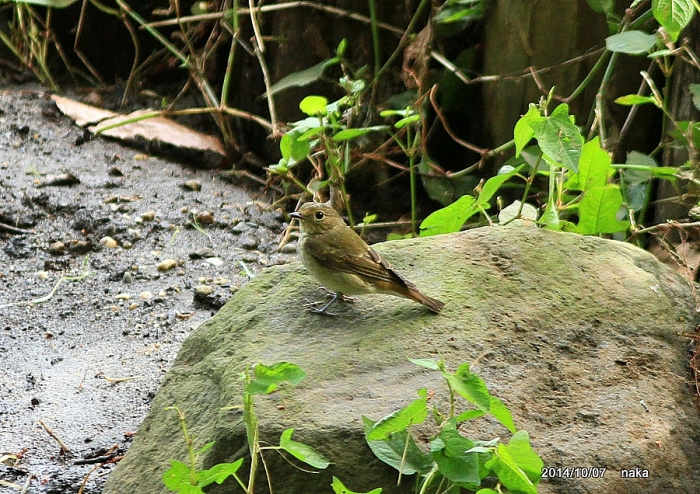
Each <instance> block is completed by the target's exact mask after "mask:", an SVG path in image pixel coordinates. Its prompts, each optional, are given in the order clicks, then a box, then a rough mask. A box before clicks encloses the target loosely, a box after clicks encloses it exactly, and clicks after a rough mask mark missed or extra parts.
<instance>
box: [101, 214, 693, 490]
mask: <svg viewBox="0 0 700 494" xmlns="http://www.w3.org/2000/svg"><path fill="white" fill-rule="evenodd" d="M375 247H376V248H377V250H378V251H381V252H382V254H383V255H384V256H385V257H386V258H387V259H388V260H389V262H390V263H391V264H392V265H393V266H394V268H396V269H397V271H399V272H401V273H402V274H404V275H405V276H406V277H407V278H408V279H410V280H411V281H413V282H414V283H415V284H416V285H417V286H418V287H419V288H420V290H421V291H423V292H425V293H426V294H428V295H430V296H433V297H436V298H439V299H440V300H442V301H444V302H445V303H446V306H445V308H444V310H443V312H442V313H441V314H440V315H434V314H432V313H431V312H430V311H428V310H427V309H425V308H424V307H422V306H420V305H418V304H415V303H413V302H411V301H409V300H405V299H401V298H396V297H390V296H364V297H358V299H357V301H356V302H355V303H354V304H342V305H340V306H335V307H334V309H333V311H334V312H336V313H337V315H336V316H335V317H325V316H319V315H317V314H312V313H310V312H308V311H307V310H305V308H304V304H305V302H306V301H307V300H318V299H319V298H321V297H322V293H321V292H320V291H319V289H318V284H317V283H316V282H315V281H314V280H313V279H312V278H311V277H310V276H309V275H308V274H307V273H306V272H305V270H304V268H303V267H302V266H301V265H299V264H291V265H286V266H282V267H276V268H271V269H269V270H267V271H265V272H263V273H261V274H260V275H258V276H257V277H256V278H255V279H254V280H252V281H251V282H250V283H249V284H248V285H246V286H245V287H244V288H242V289H241V290H240V291H239V292H238V293H237V294H236V295H235V297H233V299H232V300H231V301H230V302H229V303H228V304H227V305H226V306H225V307H224V308H222V309H221V310H220V311H219V312H218V313H217V314H216V315H215V316H214V317H213V318H212V319H211V320H209V321H207V322H206V323H204V324H202V325H201V326H200V327H199V328H197V329H196V330H195V331H194V332H193V333H192V334H191V335H190V336H189V337H188V338H187V340H186V341H185V343H184V344H183V346H182V349H181V351H180V353H179V355H178V358H177V360H176V361H175V363H174V365H173V367H172V369H171V370H170V371H169V372H168V375H167V376H166V378H165V381H164V383H163V386H162V387H161V389H160V391H159V392H158V394H157V396H156V397H155V399H154V402H153V406H152V410H151V412H150V414H149V416H148V417H147V418H146V420H145V421H144V423H143V425H142V426H141V428H140V429H139V432H138V434H137V436H136V438H135V440H134V443H133V445H132V447H131V449H130V450H129V451H128V453H127V455H126V457H125V458H124V459H123V460H122V461H121V462H120V463H119V465H118V466H117V468H116V469H115V471H114V473H113V474H112V475H111V476H110V478H109V480H108V482H107V485H106V488H105V490H104V493H105V494H121V493H126V492H143V493H160V492H163V493H165V492H168V491H167V489H165V488H164V487H163V485H162V480H161V477H162V474H163V472H164V471H165V470H167V468H168V467H169V461H170V460H180V461H186V451H185V446H184V441H183V438H182V434H181V431H180V428H179V425H178V421H177V418H176V416H175V414H174V413H173V412H172V411H166V407H168V406H170V405H173V404H176V405H177V406H178V407H179V408H180V409H182V410H183V411H184V412H185V413H186V416H187V423H188V425H189V428H190V431H191V432H192V433H193V435H194V437H195V444H196V445H197V446H199V447H201V446H202V445H204V444H205V443H207V442H209V441H216V444H215V445H214V447H213V448H211V449H210V450H208V451H207V452H206V453H205V454H204V455H202V462H203V464H204V466H205V467H210V466H211V465H213V464H215V463H218V462H223V461H233V459H235V458H237V456H236V455H240V454H241V453H242V452H245V451H246V450H247V449H246V447H245V442H244V438H243V436H244V432H243V429H242V421H241V413H240V411H239V410H238V409H233V410H231V409H225V407H231V406H235V405H239V404H240V396H241V391H242V382H241V380H240V373H241V371H242V370H244V369H245V368H247V367H249V366H251V365H254V364H256V363H259V362H262V363H265V364H268V365H269V364H272V363H274V362H277V361H288V362H292V363H295V364H297V365H299V366H300V367H301V368H302V369H304V370H305V371H306V372H307V376H306V378H305V380H304V381H303V382H302V383H301V384H300V385H298V386H297V387H296V388H289V387H287V388H283V389H281V390H280V391H279V392H277V393H274V394H272V395H270V396H264V397H258V398H257V401H256V404H257V407H256V411H257V413H258V418H259V421H260V424H261V435H262V438H263V439H264V440H266V441H269V442H270V443H272V444H277V443H278V439H279V435H280V433H281V432H282V431H283V430H284V429H286V428H289V427H293V428H294V429H295V432H294V439H295V440H298V441H302V442H304V443H307V444H309V445H312V446H314V447H315V448H316V449H318V450H319V451H321V452H322V453H323V454H324V455H325V456H326V457H327V458H329V459H330V460H331V461H332V462H333V465H332V466H331V467H329V468H328V469H327V470H326V471H323V472H321V473H319V474H315V475H314V474H309V473H304V472H300V471H296V470H294V469H293V468H291V467H290V466H289V465H288V464H287V463H286V462H285V461H283V460H281V459H280V458H279V456H278V455H277V454H276V453H272V452H268V453H267V455H266V461H267V462H268V465H269V466H270V467H271V470H272V479H273V487H274V492H275V493H278V494H291V493H299V494H314V493H328V492H331V489H330V482H331V477H332V476H333V475H334V476H336V477H338V478H340V479H341V480H342V481H343V482H344V483H345V485H346V486H347V487H348V488H350V489H352V490H355V491H359V492H363V491H367V490H370V489H371V488H375V487H383V488H384V492H385V493H394V492H397V493H400V492H411V491H412V489H411V488H412V480H411V479H410V478H408V479H404V482H403V484H402V487H396V475H395V473H396V472H395V471H393V470H392V469H391V468H390V467H388V466H386V465H384V464H383V463H381V462H380V461H379V460H377V459H376V458H374V456H373V455H372V453H371V452H370V450H369V449H368V447H367V446H366V445H365V443H364V437H363V426H362V416H363V415H366V416H368V417H369V418H371V419H373V420H378V419H379V418H381V417H383V416H385V415H387V414H389V413H391V412H393V411H395V410H396V409H398V408H400V407H403V406H405V405H407V404H408V403H409V402H411V401H412V400H414V399H415V398H416V390H418V389H420V388H424V387H426V388H428V389H430V390H433V391H435V393H436V394H435V397H434V398H433V400H432V402H431V403H432V404H434V405H436V406H438V407H444V405H445V403H446V391H445V386H444V384H443V383H442V382H441V378H440V377H439V375H437V373H435V372H431V371H428V370H426V369H423V368H419V367H417V366H415V365H414V364H412V363H410V362H409V361H408V360H407V359H408V358H409V357H410V358H433V359H442V360H444V361H445V362H446V364H447V366H448V367H449V368H451V369H454V368H455V367H456V366H457V365H459V364H462V363H465V362H473V361H475V360H476V364H475V365H474V366H473V370H474V371H475V372H477V373H478V374H479V375H480V376H481V377H482V378H483V379H484V381H485V382H486V384H487V386H488V387H489V389H490V390H491V392H492V394H494V395H496V396H498V397H499V398H501V399H502V400H503V402H504V403H505V404H506V405H507V406H508V407H509V408H510V410H511V412H512V414H513V418H514V420H515V424H516V426H517V427H518V428H519V429H525V430H527V431H528V432H529V434H530V438H531V441H532V445H533V447H534V448H535V450H536V451H537V452H538V453H539V454H540V456H541V457H542V459H543V461H544V463H545V465H546V466H548V467H562V468H566V467H570V468H574V467H597V468H600V469H602V468H605V469H607V470H606V471H605V474H604V476H603V477H602V478H597V479H592V478H580V477H581V474H580V473H578V474H576V475H577V476H578V477H579V478H564V477H561V478H555V479H551V480H545V481H543V482H542V483H541V484H540V492H542V493H550V492H551V493H562V494H564V493H567V494H572V493H600V492H605V493H608V494H612V493H625V494H628V493H637V492H639V493H650V494H651V493H658V492H694V491H695V490H697V486H698V485H700V454H698V452H699V451H700V420H699V418H698V413H697V411H696V409H695V405H694V402H693V396H692V393H691V391H690V389H689V387H688V385H687V382H688V378H689V375H688V367H687V361H688V340H687V339H684V338H683V337H681V336H679V335H681V334H686V333H690V332H692V331H693V329H694V325H695V322H696V321H695V317H696V316H695V300H694V298H693V296H692V289H691V287H690V286H689V284H688V283H687V282H686V281H685V280H684V279H682V278H681V277H680V276H679V275H677V274H675V273H673V272H671V271H670V270H669V269H667V268H666V267H665V266H664V265H662V264H660V263H659V262H658V261H657V260H656V259H655V258H654V257H652V256H651V255H650V254H648V253H647V252H645V251H643V250H641V249H638V248H636V247H634V246H631V245H629V244H625V243H620V242H615V241H610V240H603V239H599V238H594V237H581V236H576V235H573V234H564V233H555V232H551V231H547V230H542V229H536V228H517V227H511V228H509V227H506V228H502V227H492V228H481V229H476V230H471V231H468V232H462V233H458V234H453V235H444V236H437V237H430V238H426V239H415V240H405V241H397V242H388V243H384V244H380V245H376V246H375ZM459 405H460V406H462V405H464V404H463V403H460V404H459ZM464 406H466V405H464ZM465 431H466V433H467V434H468V435H469V437H470V438H472V439H480V440H490V439H493V438H495V437H501V438H502V439H503V440H506V441H507V439H508V438H509V433H508V431H507V430H506V429H504V428H503V427H502V426H500V425H499V424H498V423H497V422H495V421H494V420H490V419H484V418H482V419H477V420H475V421H473V422H472V423H471V424H470V425H469V427H468V428H466V429H465ZM417 433H418V434H419V435H423V437H422V438H425V437H427V435H428V434H429V433H430V431H429V430H421V429H418V430H417ZM419 444H424V443H423V442H422V441H421V440H419ZM634 468H637V469H639V470H637V471H636V472H641V474H642V475H644V471H646V472H647V473H648V476H649V478H642V479H630V478H625V477H623V475H624V474H623V471H627V470H630V469H634ZM579 472H580V471H579ZM570 474H571V475H574V474H573V471H572V472H571V473H570ZM262 476H263V475H261V477H262ZM261 485H262V484H261ZM236 489H239V488H238V487H236V486H235V484H234V483H233V481H232V480H229V481H227V482H226V483H225V484H224V485H223V486H214V488H212V489H208V492H216V493H223V492H238V491H237V490H236ZM265 490H266V489H265V488H264V487H262V486H261V488H260V489H257V490H256V492H265Z"/></svg>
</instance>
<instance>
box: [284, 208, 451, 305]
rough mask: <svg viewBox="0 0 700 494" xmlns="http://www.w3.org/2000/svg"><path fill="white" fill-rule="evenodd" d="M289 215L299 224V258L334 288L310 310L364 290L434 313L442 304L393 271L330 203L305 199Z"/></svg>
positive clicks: (322, 281)
mask: <svg viewBox="0 0 700 494" xmlns="http://www.w3.org/2000/svg"><path fill="white" fill-rule="evenodd" d="M290 216H291V217H292V218H297V219H298V220H299V223H300V224H301V238H300V240H299V256H300V257H301V262H302V263H303V264H304V266H306V269H308V270H309V272H311V274H312V275H314V276H315V277H316V279H317V280H318V281H320V282H321V283H322V284H323V285H324V286H325V287H326V288H328V289H329V290H331V291H333V292H335V295H334V297H333V298H332V299H331V301H330V302H328V303H327V304H326V305H325V306H324V307H322V308H321V309H312V310H313V312H318V313H323V312H325V310H326V309H327V308H328V306H330V305H331V304H332V303H333V302H334V301H335V300H336V299H337V298H338V297H339V296H340V297H342V296H343V295H361V294H364V293H383V294H387V295H395V296H397V297H405V298H409V299H411V300H414V301H415V302H418V303H419V304H423V305H425V306H426V307H427V308H428V309H430V310H432V311H433V312H435V313H438V312H440V310H441V309H442V308H443V307H444V305H445V304H444V303H443V302H440V301H439V300H436V299H434V298H430V297H428V296H427V295H424V294H422V293H421V292H419V291H418V288H416V286H415V285H414V284H413V283H411V282H410V281H408V280H406V279H404V278H403V277H402V276H401V275H399V274H398V273H397V272H396V271H394V270H393V269H392V268H391V266H389V263H387V262H386V261H385V260H384V259H382V257H381V256H380V255H379V254H378V253H377V252H375V250H374V249H372V248H371V247H370V246H369V245H367V244H366V243H365V241H364V240H362V238H361V237H360V236H359V235H358V234H357V233H355V231H354V230H353V229H352V228H350V227H349V226H347V225H346V224H345V222H344V221H343V219H342V218H341V217H340V215H338V213H337V212H336V210H335V209H333V208H332V207H330V206H326V205H325V204H320V203H316V202H307V203H305V204H303V205H302V206H301V207H300V208H299V210H298V211H295V212H294V213H291V214H290Z"/></svg>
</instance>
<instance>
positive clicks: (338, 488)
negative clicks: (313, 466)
mask: <svg viewBox="0 0 700 494" xmlns="http://www.w3.org/2000/svg"><path fill="white" fill-rule="evenodd" d="M331 487H332V488H333V493H334V494H381V492H382V488H381V487H378V488H377V489H372V490H371V491H369V492H354V491H351V490H350V489H348V488H347V487H345V486H344V485H343V483H342V482H341V481H340V480H338V478H337V477H333V483H332V484H331Z"/></svg>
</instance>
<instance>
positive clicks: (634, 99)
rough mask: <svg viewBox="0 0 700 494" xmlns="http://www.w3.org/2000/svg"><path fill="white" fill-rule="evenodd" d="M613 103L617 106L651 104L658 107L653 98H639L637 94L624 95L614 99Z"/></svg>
mask: <svg viewBox="0 0 700 494" xmlns="http://www.w3.org/2000/svg"><path fill="white" fill-rule="evenodd" d="M615 103H617V104H618V105H625V106H633V105H645V104H647V103H651V104H652V105H654V106H658V104H657V101H656V98H654V97H653V96H640V95H638V94H626V95H624V96H620V97H619V98H616V99H615Z"/></svg>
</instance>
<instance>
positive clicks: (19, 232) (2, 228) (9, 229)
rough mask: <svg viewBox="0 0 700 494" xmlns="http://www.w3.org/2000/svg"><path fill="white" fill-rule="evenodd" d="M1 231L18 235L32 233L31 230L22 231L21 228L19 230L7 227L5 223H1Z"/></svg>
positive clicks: (14, 227) (10, 226)
mask: <svg viewBox="0 0 700 494" xmlns="http://www.w3.org/2000/svg"><path fill="white" fill-rule="evenodd" d="M0 230H2V231H5V232H8V233H16V234H18V235H24V234H26V233H32V232H31V231H30V230H22V229H21V228H17V227H16V226H12V225H6V224H5V223H0Z"/></svg>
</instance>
